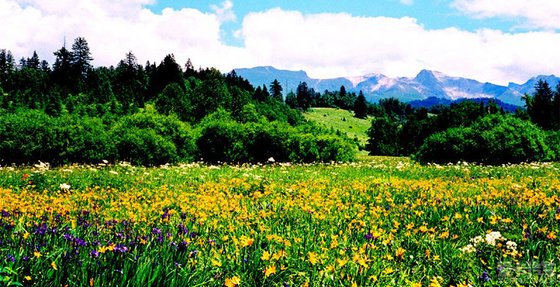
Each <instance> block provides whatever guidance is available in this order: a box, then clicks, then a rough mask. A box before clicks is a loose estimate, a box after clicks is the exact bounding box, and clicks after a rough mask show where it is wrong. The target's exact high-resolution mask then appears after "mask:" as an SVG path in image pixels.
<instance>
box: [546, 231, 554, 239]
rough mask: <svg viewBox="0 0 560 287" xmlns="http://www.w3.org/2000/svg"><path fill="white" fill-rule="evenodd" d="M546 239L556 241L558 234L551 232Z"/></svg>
mask: <svg viewBox="0 0 560 287" xmlns="http://www.w3.org/2000/svg"><path fill="white" fill-rule="evenodd" d="M546 238H547V239H550V240H554V239H556V233H554V231H551V232H550V233H548V235H547V236H546Z"/></svg>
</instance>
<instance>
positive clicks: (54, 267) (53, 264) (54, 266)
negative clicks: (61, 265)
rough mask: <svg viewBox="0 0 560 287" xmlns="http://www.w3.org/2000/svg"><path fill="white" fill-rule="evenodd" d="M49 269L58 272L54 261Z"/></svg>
mask: <svg viewBox="0 0 560 287" xmlns="http://www.w3.org/2000/svg"><path fill="white" fill-rule="evenodd" d="M51 267H52V269H54V270H58V267H57V266H56V263H55V262H54V261H53V262H51Z"/></svg>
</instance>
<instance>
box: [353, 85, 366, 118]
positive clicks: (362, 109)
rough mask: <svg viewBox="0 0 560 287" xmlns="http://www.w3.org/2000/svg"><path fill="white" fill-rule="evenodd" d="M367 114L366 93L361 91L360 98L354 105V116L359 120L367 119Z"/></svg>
mask: <svg viewBox="0 0 560 287" xmlns="http://www.w3.org/2000/svg"><path fill="white" fill-rule="evenodd" d="M367 114H368V106H367V101H366V97H365V96H364V93H362V91H360V93H359V95H358V97H357V98H356V102H355V103H354V116H355V117H357V118H359V119H365V118H367Z"/></svg>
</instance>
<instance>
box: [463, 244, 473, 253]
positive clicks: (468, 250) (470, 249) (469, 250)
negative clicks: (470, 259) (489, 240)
mask: <svg viewBox="0 0 560 287" xmlns="http://www.w3.org/2000/svg"><path fill="white" fill-rule="evenodd" d="M461 251H463V253H473V252H475V251H476V248H474V246H473V245H472V244H469V245H467V246H465V247H463V248H461Z"/></svg>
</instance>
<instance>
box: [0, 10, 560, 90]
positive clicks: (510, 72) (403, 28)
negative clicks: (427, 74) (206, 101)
mask: <svg viewBox="0 0 560 287" xmlns="http://www.w3.org/2000/svg"><path fill="white" fill-rule="evenodd" d="M511 1H513V0H511ZM151 2H152V0H125V1H112V0H72V1H70V0H58V1H54V2H53V1H46V0H0V27H3V29H0V48H6V49H9V50H11V51H12V52H13V53H14V55H15V56H16V57H29V56H31V54H32V53H33V50H35V49H36V50H37V51H38V53H39V56H40V57H41V58H43V59H47V60H49V62H50V63H52V62H53V59H54V57H53V55H52V53H53V52H54V51H56V50H57V49H59V48H60V47H61V46H62V45H63V41H64V39H65V38H66V40H67V45H68V46H70V45H71V42H72V41H73V39H74V38H76V37H78V36H83V37H85V38H86V39H87V40H88V42H89V44H90V48H91V51H92V54H93V57H94V58H95V60H94V64H95V65H106V66H108V65H115V64H117V63H118V61H119V60H121V59H122V58H124V55H125V53H127V52H128V51H132V52H133V53H134V54H135V55H136V56H137V58H138V59H139V61H140V63H143V62H145V61H146V60H150V61H152V62H153V61H160V60H161V59H163V57H164V56H165V55H166V54H169V53H174V54H175V56H176V58H177V60H178V62H179V63H185V62H186V60H187V58H191V59H192V61H193V63H194V64H195V66H197V67H198V66H199V65H200V66H202V67H217V68H219V69H221V70H222V71H224V72H227V71H229V70H231V69H233V68H241V67H253V66H258V65H273V66H276V67H278V68H283V69H294V70H300V69H302V70H306V71H308V72H309V73H310V75H311V76H313V77H317V78H328V77H338V76H358V75H364V74H369V73H383V74H386V75H388V76H414V75H415V74H416V73H418V72H419V71H420V70H421V69H432V70H437V71H441V72H444V73H447V74H450V75H456V76H464V77H470V78H474V79H477V80H480V81H491V82H496V83H502V84H504V83H507V82H509V81H515V82H523V81H525V80H527V79H528V78H530V77H532V76H535V75H537V74H553V73H556V74H560V53H558V52H557V51H556V47H560V34H559V33H555V32H553V31H541V32H526V33H504V32H500V31H496V30H480V31H476V32H469V31H464V30H460V29H457V28H447V29H438V30H430V29H426V28H425V27H424V26H422V24H421V23H418V21H417V20H416V19H413V18H409V17H404V18H389V17H356V16H352V15H350V14H344V13H338V14H303V13H301V12H297V11H285V10H282V9H278V8H277V9H271V10H267V11H262V12H255V13H250V14H248V15H246V16H244V17H243V19H242V23H241V27H240V29H239V31H237V33H236V35H237V36H238V37H239V38H240V39H241V40H242V41H243V43H244V45H243V46H242V47H233V46H229V45H227V44H224V43H223V42H222V41H221V38H220V35H221V33H223V31H224V29H223V28H222V25H223V23H224V21H232V19H234V18H233V17H234V16H235V14H232V13H233V10H232V8H233V3H232V2H231V1H230V0H226V1H224V2H222V4H221V5H220V6H215V7H213V9H214V12H212V13H203V12H201V11H199V10H196V9H180V10H175V9H169V8H168V9H164V10H163V11H162V12H161V13H154V12H152V11H151V10H149V9H147V8H145V7H146V5H147V4H150V3H151ZM228 15H229V16H228ZM232 15H233V16H232Z"/></svg>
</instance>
